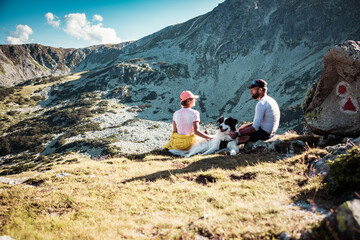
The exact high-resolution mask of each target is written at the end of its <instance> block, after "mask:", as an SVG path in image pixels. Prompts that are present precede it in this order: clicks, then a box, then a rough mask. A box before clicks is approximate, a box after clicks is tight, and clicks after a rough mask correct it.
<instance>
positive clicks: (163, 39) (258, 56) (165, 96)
mask: <svg viewBox="0 0 360 240" xmlns="http://www.w3.org/2000/svg"><path fill="white" fill-rule="evenodd" d="M359 14H360V7H359V5H358V4H357V3H356V1H354V0H351V1H347V2H346V3H344V2H342V1H340V0H333V1H330V2H329V1H317V2H315V3H314V2H313V1H310V0H307V1H296V0H291V1H285V0H282V1H276V2H273V1H269V0H264V1H252V0H246V1H239V0H227V1H225V2H223V3H221V4H219V5H218V7H216V8H214V10H213V11H211V12H209V13H206V14H204V15H201V16H198V17H195V18H193V19H190V20H188V21H186V22H184V23H181V24H176V25H173V26H168V27H166V28H164V29H162V30H160V31H158V32H156V33H153V34H151V35H149V36H146V37H144V38H142V39H140V40H137V41H135V42H131V43H128V44H126V46H124V47H121V48H119V49H115V50H114V49H113V48H109V54H108V55H107V56H108V57H105V58H104V59H107V61H102V60H104V59H102V57H101V52H98V53H97V54H95V55H96V57H93V58H91V57H88V56H90V55H92V54H91V53H92V52H91V51H92V50H89V52H90V53H84V50H83V51H82V52H81V51H78V52H76V51H75V52H76V53H78V54H79V55H81V53H84V55H86V57H84V60H83V62H81V63H79V64H78V65H77V67H76V68H75V69H74V71H75V72H76V71H82V70H89V71H90V72H92V73H91V74H90V75H87V77H84V78H82V79H80V80H79V81H77V84H74V85H72V86H71V87H72V88H73V89H71V91H72V92H74V94H75V93H76V89H77V91H78V92H83V91H84V90H83V89H82V88H81V86H89V89H91V91H95V90H96V89H97V90H101V91H107V92H106V93H105V95H106V96H113V94H112V93H111V92H112V91H115V89H117V88H126V89H127V93H126V94H128V97H127V100H126V101H127V103H128V104H143V101H145V103H147V104H150V105H151V107H149V108H148V109H146V110H145V111H143V112H141V113H139V117H142V118H145V119H151V120H170V119H171V113H172V112H173V111H174V110H176V109H177V108H179V103H178V101H177V100H175V99H177V98H178V95H179V93H180V92H181V91H183V90H192V91H193V92H196V93H197V94H199V95H200V96H201V98H200V101H199V107H200V110H201V112H202V118H203V120H205V121H213V120H214V119H216V118H217V117H219V116H220V115H225V114H227V115H233V116H235V117H237V118H240V119H241V120H248V121H250V120H251V119H252V116H253V108H254V106H255V102H254V101H250V100H251V98H250V94H249V93H248V89H247V85H248V84H249V82H251V81H252V80H254V79H256V78H263V79H265V80H267V81H268V82H269V95H271V96H273V97H274V98H275V99H276V100H277V101H278V103H279V105H280V108H281V110H282V124H281V126H282V131H284V130H286V129H294V128H295V129H296V130H299V131H301V130H302V127H301V121H302V112H301V110H300V107H299V105H300V103H301V102H302V100H303V98H304V96H305V93H306V91H307V88H308V86H309V85H310V84H311V83H312V82H314V81H316V80H317V79H318V78H319V77H320V74H321V72H322V69H323V63H322V58H323V55H324V54H325V52H326V51H327V50H328V49H330V48H331V47H332V46H334V45H335V44H338V43H341V42H342V41H345V40H347V39H352V38H356V37H357V36H360V27H359V26H360V24H357V23H360V20H359V18H358V17H357V16H359ZM305 16H306V17H305ZM111 51H113V52H111ZM93 52H94V51H93ZM84 55H82V56H84ZM95 55H93V56H95ZM115 56H116V57H115ZM90 59H91V60H90ZM90 86H91V87H90ZM59 87H61V86H59ZM65 88H66V87H64V89H65ZM54 96H56V95H54ZM164 101H165V102H169V104H168V106H164Z"/></svg>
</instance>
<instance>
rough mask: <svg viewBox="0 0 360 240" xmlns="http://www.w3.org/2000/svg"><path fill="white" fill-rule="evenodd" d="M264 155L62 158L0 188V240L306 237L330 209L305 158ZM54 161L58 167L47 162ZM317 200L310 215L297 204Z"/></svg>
mask: <svg viewBox="0 0 360 240" xmlns="http://www.w3.org/2000/svg"><path fill="white" fill-rule="evenodd" d="M321 152H323V150H317V149H310V150H308V151H307V152H305V153H304V154H302V155H297V156H294V157H291V158H286V159H278V158H277V157H276V156H275V155H272V154H264V153H250V154H240V155H237V156H226V155H219V154H217V155H209V156H195V157H192V158H174V157H172V156H169V155H167V154H166V153H165V152H162V151H157V152H153V153H149V154H142V155H133V156H127V157H122V158H108V159H90V158H85V157H82V156H81V155H78V154H74V153H71V154H68V155H63V156H59V157H58V158H57V159H56V160H54V161H53V162H51V165H52V169H51V170H47V169H46V164H45V165H44V164H43V169H42V171H27V172H22V173H20V174H17V175H8V176H6V177H7V178H10V179H13V180H14V181H15V182H16V181H19V179H20V180H21V179H22V181H23V180H25V179H26V180H25V181H24V182H23V183H22V184H15V185H8V184H3V185H1V186H0V222H1V225H0V235H8V236H11V237H13V238H15V239H196V238H197V239H202V238H201V237H207V238H210V239H223V238H225V239H229V238H236V239H238V238H244V239H260V238H261V239H272V238H276V237H278V236H279V235H280V234H281V233H283V232H286V233H288V234H290V235H291V236H293V237H299V236H300V233H301V232H302V231H304V230H306V229H309V228H311V227H312V226H313V225H317V224H318V223H319V221H320V220H321V219H323V217H324V214H322V213H321V212H319V211H317V207H318V206H317V205H316V204H317V203H320V202H321V204H322V205H321V206H322V207H325V208H328V209H329V208H330V207H332V206H331V205H327V204H326V202H324V201H322V200H324V199H326V197H324V196H326V195H324V192H322V191H319V189H321V187H322V184H321V178H312V179H308V178H307V176H306V174H305V172H306V169H307V162H306V161H307V159H308V158H309V157H310V158H311V156H316V155H319V154H321ZM48 164H50V163H48ZM302 200H305V201H307V202H309V203H312V210H310V211H309V210H305V209H302V208H300V207H299V206H298V205H297V203H299V202H301V201H302Z"/></svg>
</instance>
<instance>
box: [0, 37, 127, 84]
mask: <svg viewBox="0 0 360 240" xmlns="http://www.w3.org/2000/svg"><path fill="white" fill-rule="evenodd" d="M129 43H130V42H125V43H120V44H112V45H110V44H109V45H97V46H91V47H87V48H81V49H75V48H68V49H66V48H54V47H48V46H42V45H40V44H23V45H0V86H3V87H11V86H14V85H16V84H19V83H22V82H24V81H26V80H29V79H33V78H38V77H44V76H50V75H53V76H59V75H68V74H70V73H72V72H74V71H77V70H80V69H81V70H86V69H89V68H92V65H93V64H95V65H96V66H101V64H102V63H105V62H106V63H107V62H108V61H110V60H113V59H115V58H116V57H117V56H118V54H119V49H121V48H122V47H124V46H126V45H128V44H129Z"/></svg>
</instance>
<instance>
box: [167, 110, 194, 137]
mask: <svg viewBox="0 0 360 240" xmlns="http://www.w3.org/2000/svg"><path fill="white" fill-rule="evenodd" d="M173 120H174V121H175V123H176V129H177V133H178V134H180V135H190V134H193V133H194V127H193V122H200V114H199V112H198V111H196V110H193V109H191V108H181V109H180V110H177V111H176V112H175V113H174V115H173Z"/></svg>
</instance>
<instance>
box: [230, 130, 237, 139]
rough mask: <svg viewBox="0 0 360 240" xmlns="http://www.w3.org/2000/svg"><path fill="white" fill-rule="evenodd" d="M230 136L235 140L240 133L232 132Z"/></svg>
mask: <svg viewBox="0 0 360 240" xmlns="http://www.w3.org/2000/svg"><path fill="white" fill-rule="evenodd" d="M229 136H230V137H231V138H232V139H234V138H237V137H238V136H239V133H238V132H235V131H230V132H229Z"/></svg>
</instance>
